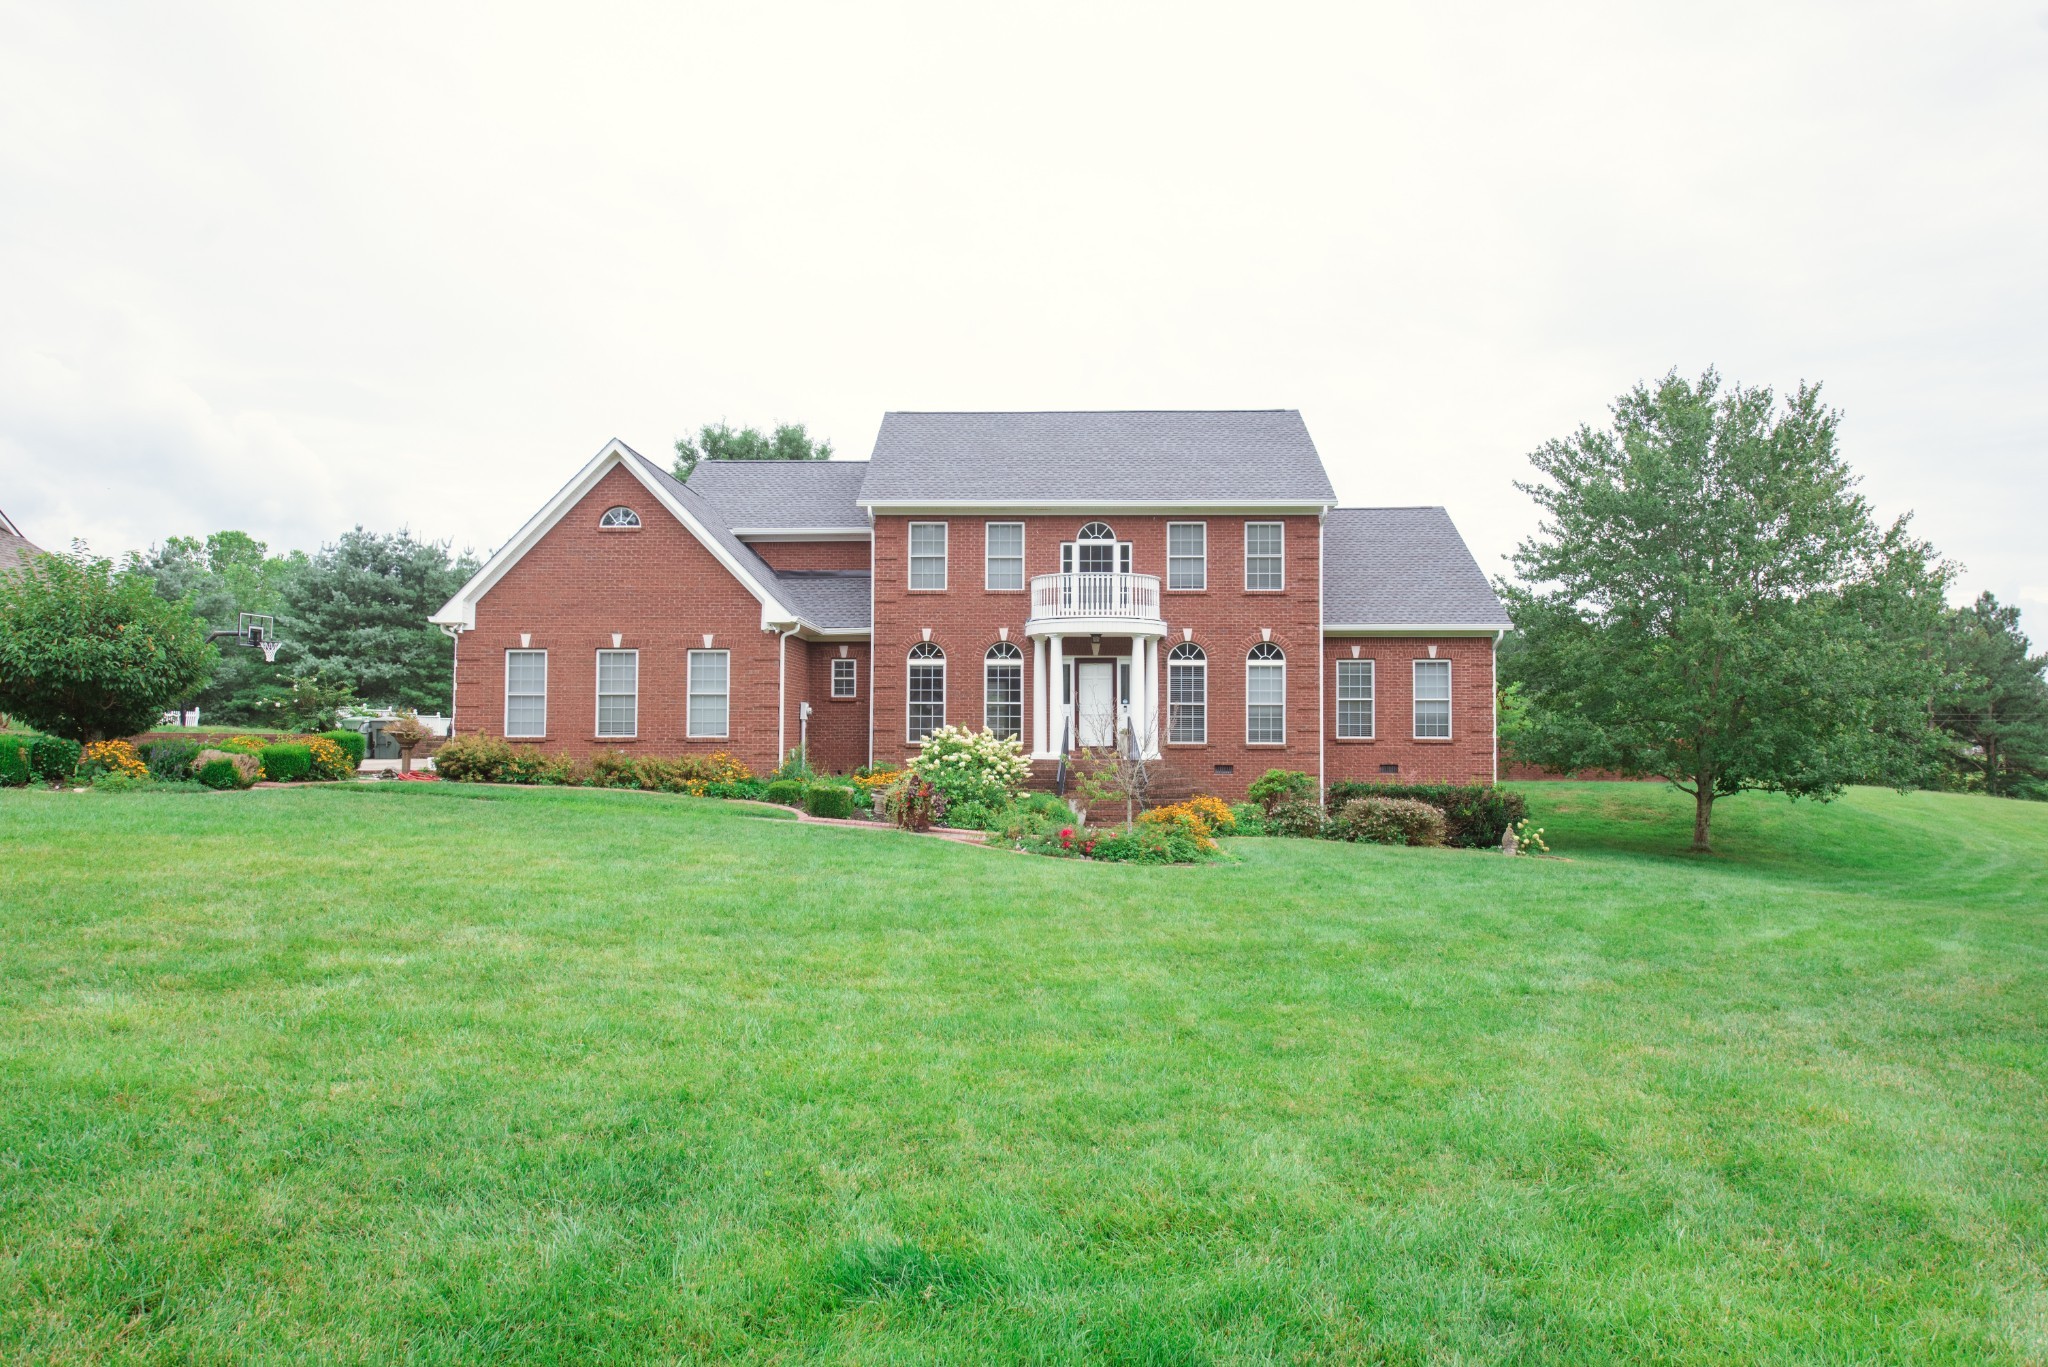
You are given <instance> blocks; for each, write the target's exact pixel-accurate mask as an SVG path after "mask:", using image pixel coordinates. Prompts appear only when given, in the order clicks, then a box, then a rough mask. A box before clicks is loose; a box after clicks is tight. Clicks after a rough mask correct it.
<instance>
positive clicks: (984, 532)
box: [981, 520, 1031, 593]
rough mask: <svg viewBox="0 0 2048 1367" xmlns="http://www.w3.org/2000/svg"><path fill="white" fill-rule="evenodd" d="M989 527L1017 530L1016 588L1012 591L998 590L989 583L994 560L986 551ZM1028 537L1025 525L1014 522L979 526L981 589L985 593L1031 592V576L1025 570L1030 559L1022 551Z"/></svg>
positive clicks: (989, 523)
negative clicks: (990, 569) (991, 563)
mask: <svg viewBox="0 0 2048 1367" xmlns="http://www.w3.org/2000/svg"><path fill="white" fill-rule="evenodd" d="M991 527H1015V528H1016V529H1017V587H1016V588H1014V589H999V588H997V587H996V586H995V585H994V584H992V583H990V582H989V568H990V562H991V560H992V559H993V558H994V557H992V556H991V555H990V554H989V551H988V532H989V528H991ZM1029 535H1030V533H1029V532H1028V531H1027V530H1026V529H1025V525H1024V524H1023V523H1022V522H1018V521H1015V520H1005V521H996V522H984V523H982V524H981V587H982V589H983V590H984V591H985V592H988V593H1028V592H1030V591H1031V575H1030V573H1029V572H1028V568H1027V567H1028V566H1029V565H1030V564H1031V559H1030V557H1029V556H1028V555H1027V554H1026V553H1025V550H1024V546H1025V540H1026V538H1027V537H1028V536H1029ZM1009 558H1010V557H1008V556H1004V557H1003V559H1005V560H1008V559H1009Z"/></svg>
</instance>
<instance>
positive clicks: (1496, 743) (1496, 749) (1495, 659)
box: [1487, 631, 1501, 786]
mask: <svg viewBox="0 0 2048 1367" xmlns="http://www.w3.org/2000/svg"><path fill="white" fill-rule="evenodd" d="M1500 638H1501V633H1500V632H1498V631H1496V632H1494V633H1493V645H1492V646H1491V647H1490V649H1491V651H1492V659H1491V662H1490V664H1489V666H1488V667H1489V668H1490V669H1492V671H1493V677H1492V678H1491V679H1489V680H1488V681H1487V682H1489V683H1491V684H1492V685H1493V781H1494V784H1495V785H1496V786H1498V785H1499V783H1500Z"/></svg>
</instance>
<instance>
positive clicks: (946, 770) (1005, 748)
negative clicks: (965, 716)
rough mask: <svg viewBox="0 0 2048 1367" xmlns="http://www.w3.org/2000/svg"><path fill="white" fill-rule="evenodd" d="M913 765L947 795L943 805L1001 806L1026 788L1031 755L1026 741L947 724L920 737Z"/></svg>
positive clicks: (927, 780)
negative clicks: (961, 803)
mask: <svg viewBox="0 0 2048 1367" xmlns="http://www.w3.org/2000/svg"><path fill="white" fill-rule="evenodd" d="M910 769H911V772H913V773H915V774H916V775H917V776H918V777H919V778H921V779H923V780H924V781H925V782H927V783H929V784H931V786H932V787H933V788H934V789H936V790H937V791H938V792H939V793H940V794H942V795H943V803H942V805H945V806H951V805H952V804H953V803H956V802H974V803H979V804H980V805H981V807H982V808H983V809H985V810H987V811H997V810H1000V809H1001V808H1002V807H1004V806H1005V805H1006V804H1008V802H1009V801H1010V799H1011V798H1013V797H1015V796H1016V795H1017V793H1018V791H1019V790H1020V789H1022V788H1023V786H1024V780H1025V779H1027V778H1029V777H1030V776H1031V761H1030V760H1028V759H1026V758H1025V757H1024V745H1023V743H1022V742H1021V741H1017V740H1002V739H999V738H998V737H997V736H996V734H995V732H993V731H976V730H975V729H974V728H973V727H971V726H942V727H940V728H939V729H938V730H936V731H934V732H932V733H931V734H930V735H929V736H926V737H925V738H924V740H923V741H921V742H920V743H919V745H918V751H917V758H916V759H914V760H912V761H911V762H910Z"/></svg>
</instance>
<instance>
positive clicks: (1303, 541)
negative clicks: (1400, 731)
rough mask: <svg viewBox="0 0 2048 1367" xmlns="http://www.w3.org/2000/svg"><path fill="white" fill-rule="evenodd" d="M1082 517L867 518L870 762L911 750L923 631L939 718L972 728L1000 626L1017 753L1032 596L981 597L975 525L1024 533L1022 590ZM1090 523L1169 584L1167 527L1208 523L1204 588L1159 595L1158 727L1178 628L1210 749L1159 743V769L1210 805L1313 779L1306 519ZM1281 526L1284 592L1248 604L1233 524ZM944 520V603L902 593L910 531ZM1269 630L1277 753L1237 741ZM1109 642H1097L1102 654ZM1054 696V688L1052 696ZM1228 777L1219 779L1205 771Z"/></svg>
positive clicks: (1312, 602)
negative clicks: (1279, 712)
mask: <svg viewBox="0 0 2048 1367" xmlns="http://www.w3.org/2000/svg"><path fill="white" fill-rule="evenodd" d="M1094 520H1096V519H1094V518H1091V517H1089V516H1088V515H1085V514H1074V515H1062V516H1059V517H1008V518H1006V517H1000V516H998V517H988V518H985V517H982V516H980V515H973V516H959V515H953V516H948V517H944V518H939V517H929V518H927V517H919V518H914V519H913V518H908V517H902V516H897V515H893V514H892V515H887V516H881V517H877V518H876V519H875V629H874V650H875V656H874V658H875V662H876V664H875V755H876V758H877V760H881V759H884V758H891V759H901V758H907V757H908V756H910V755H912V754H914V753H915V747H914V746H912V745H911V744H910V743H909V742H908V741H907V740H906V739H905V725H904V719H905V696H904V695H905V691H906V687H907V677H908V676H907V673H906V663H907V657H908V653H909V651H910V648H911V646H912V645H914V644H916V643H917V642H918V641H920V640H922V639H923V634H922V633H923V629H924V628H926V627H930V628H931V631H932V636H931V639H932V641H933V643H934V644H936V645H938V646H940V647H941V648H942V649H944V650H945V652H946V664H947V670H946V719H947V720H948V721H949V722H967V723H970V724H972V725H975V726H979V725H980V724H981V718H982V664H983V657H984V655H985V654H986V652H987V650H988V648H989V646H990V645H992V644H994V643H995V642H996V641H997V640H998V639H999V635H998V629H999V628H1001V627H1005V626H1007V627H1009V628H1010V640H1011V641H1013V642H1015V643H1016V644H1017V645H1018V646H1019V647H1020V648H1021V649H1023V650H1024V652H1025V671H1024V691H1025V699H1024V709H1025V711H1024V714H1025V717H1026V725H1025V743H1026V744H1027V745H1028V744H1029V743H1030V739H1031V728H1030V724H1029V718H1030V715H1031V707H1032V702H1033V699H1032V695H1031V682H1032V680H1031V668H1030V663H1031V661H1030V652H1031V643H1030V641H1029V640H1028V639H1027V638H1026V637H1025V635H1024V625H1025V621H1026V619H1027V618H1028V617H1029V615H1030V594H1029V592H1028V590H1027V591H1024V592H990V591H988V590H987V589H985V588H984V587H983V585H984V583H985V579H984V559H983V550H984V546H983V535H984V533H983V526H984V524H985V523H986V522H989V521H997V522H1004V521H1008V522H1023V523H1024V524H1025V528H1024V568H1025V576H1026V579H1027V582H1028V579H1029V577H1030V576H1031V575H1035V574H1050V573H1054V572H1056V571H1058V569H1059V568H1060V564H1059V548H1060V543H1061V542H1063V541H1071V540H1072V539H1073V538H1074V535H1075V533H1077V532H1078V531H1079V530H1080V529H1081V527H1082V525H1083V524H1085V523H1087V522H1090V521H1094ZM1100 520H1102V521H1105V522H1108V523H1109V524H1110V526H1111V527H1112V528H1114V529H1115V531H1116V533H1117V536H1118V538H1119V539H1121V540H1124V541H1129V542H1130V543H1131V554H1132V565H1131V568H1132V570H1133V572H1135V573H1138V574H1155V575H1158V576H1159V577H1160V579H1161V580H1162V581H1164V580H1165V578H1166V524H1167V523H1168V522H1196V521H1199V522H1205V523H1206V524H1207V525H1208V587H1207V589H1205V590H1202V591H1197V592H1180V591H1170V590H1169V591H1166V592H1164V593H1163V595H1162V606H1161V611H1162V614H1163V616H1164V617H1165V619H1166V623H1167V628H1168V632H1169V640H1168V641H1166V642H1165V643H1162V645H1161V648H1160V652H1159V655H1160V663H1161V669H1160V674H1161V679H1162V683H1161V709H1162V711H1161V717H1162V725H1163V721H1164V711H1163V708H1164V683H1163V679H1164V674H1165V668H1164V664H1165V657H1166V651H1167V650H1168V649H1170V648H1171V646H1172V645H1174V644H1176V643H1178V642H1179V641H1180V640H1181V633H1182V631H1183V630H1184V629H1185V630H1188V631H1191V632H1192V633H1193V637H1192V639H1193V641H1194V643H1195V644H1197V645H1199V646H1201V647H1202V648H1203V650H1204V651H1205V652H1207V655H1208V662H1209V728H1208V729H1209V739H1208V742H1207V743H1206V744H1203V745H1162V746H1161V752H1162V754H1163V756H1164V763H1165V764H1166V766H1167V767H1168V768H1169V769H1171V770H1172V771H1174V772H1175V773H1177V774H1179V775H1181V776H1183V777H1185V778H1186V779H1187V780H1188V781H1189V782H1190V783H1191V784H1192V785H1193V786H1194V787H1195V788H1196V789H1197V790H1198V791H1202V792H1213V793H1216V794H1219V795H1221V796H1226V797H1235V796H1238V795H1241V794H1242V793H1243V791H1244V789H1245V786H1246V785H1247V784H1248V783H1250V781H1251V780H1252V779H1254V778H1256V777H1258V775H1259V774H1261V773H1263V772H1265V771H1266V770H1267V769H1269V768H1284V769H1301V770H1305V771H1307V772H1310V773H1314V772H1315V771H1316V768H1317V739H1318V731H1317V713H1318V693H1317V673H1318V670H1317V666H1316V655H1317V653H1318V648H1319V643H1320V640H1321V631H1322V623H1321V617H1320V592H1319V590H1320V576H1321V556H1320V538H1319V535H1318V532H1319V527H1318V523H1317V520H1316V519H1315V518H1314V517H1313V516H1307V517H1287V518H1256V517H1255V518H1250V519H1247V518H1245V517H1242V516H1236V517H1219V516H1209V517H1173V518H1168V517H1160V516H1143V517H1139V516H1131V515H1128V514H1118V515H1114V516H1107V515H1105V516H1104V517H1102V518H1101V519H1100ZM1247 520H1250V521H1267V522H1271V521H1278V522H1281V523H1283V524H1284V526H1285V529H1286V531H1285V544H1286V587H1285V588H1284V589H1283V590H1282V591H1280V592H1277V593H1271V592H1263V593H1253V592H1248V591H1246V589H1245V587H1244V523H1245V522H1246V521H1247ZM912 521H920V522H924V521H944V522H946V523H947V524H948V530H947V588H946V590H945V591H944V592H919V591H912V590H911V589H910V587H909V576H910V571H909V549H908V538H909V523H910V522H912ZM1264 630H1270V631H1271V632H1272V641H1273V643H1274V644H1275V645H1278V646H1279V647H1280V648H1281V649H1282V650H1284V651H1285V652H1286V653H1287V667H1288V679H1287V704H1288V707H1287V742H1286V744H1284V745H1276V746H1267V745H1259V746H1252V745H1247V744H1246V743H1245V711H1244V708H1245V655H1246V653H1247V652H1248V651H1249V650H1250V649H1251V648H1252V646H1253V645H1255V644H1257V643H1258V642H1259V641H1260V640H1262V639H1263V636H1262V631H1264ZM1107 646H1108V643H1107V642H1105V647H1106V648H1107ZM1087 649H1088V641H1087V638H1086V637H1080V638H1072V637H1070V638H1068V641H1067V647H1066V653H1067V654H1068V655H1069V656H1074V655H1085V654H1086V653H1087ZM1055 686H1056V685H1055ZM1218 765H1225V766H1229V767H1230V768H1231V769H1232V770H1233V771H1234V772H1232V773H1230V774H1227V775H1225V774H1218V773H1216V772H1215V770H1216V766H1218Z"/></svg>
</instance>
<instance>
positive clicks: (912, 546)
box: [903, 522, 953, 593]
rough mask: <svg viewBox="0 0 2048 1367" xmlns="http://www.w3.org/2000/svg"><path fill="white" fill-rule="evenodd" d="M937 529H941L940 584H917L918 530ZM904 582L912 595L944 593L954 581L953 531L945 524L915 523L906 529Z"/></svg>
mask: <svg viewBox="0 0 2048 1367" xmlns="http://www.w3.org/2000/svg"><path fill="white" fill-rule="evenodd" d="M919 527H937V528H938V529H939V582H938V585H937V586H936V587H933V586H931V585H925V586H924V587H922V588H920V587H919V586H918V583H917V529H918V528H919ZM903 561H904V565H903V580H904V587H905V588H907V589H908V590H909V591H910V592H912V593H944V592H945V591H946V586H947V585H948V584H950V583H951V582H952V581H953V531H952V528H951V527H950V526H949V525H948V524H946V523H944V522H913V523H910V524H909V526H907V527H906V528H905V529H904V535H903Z"/></svg>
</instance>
